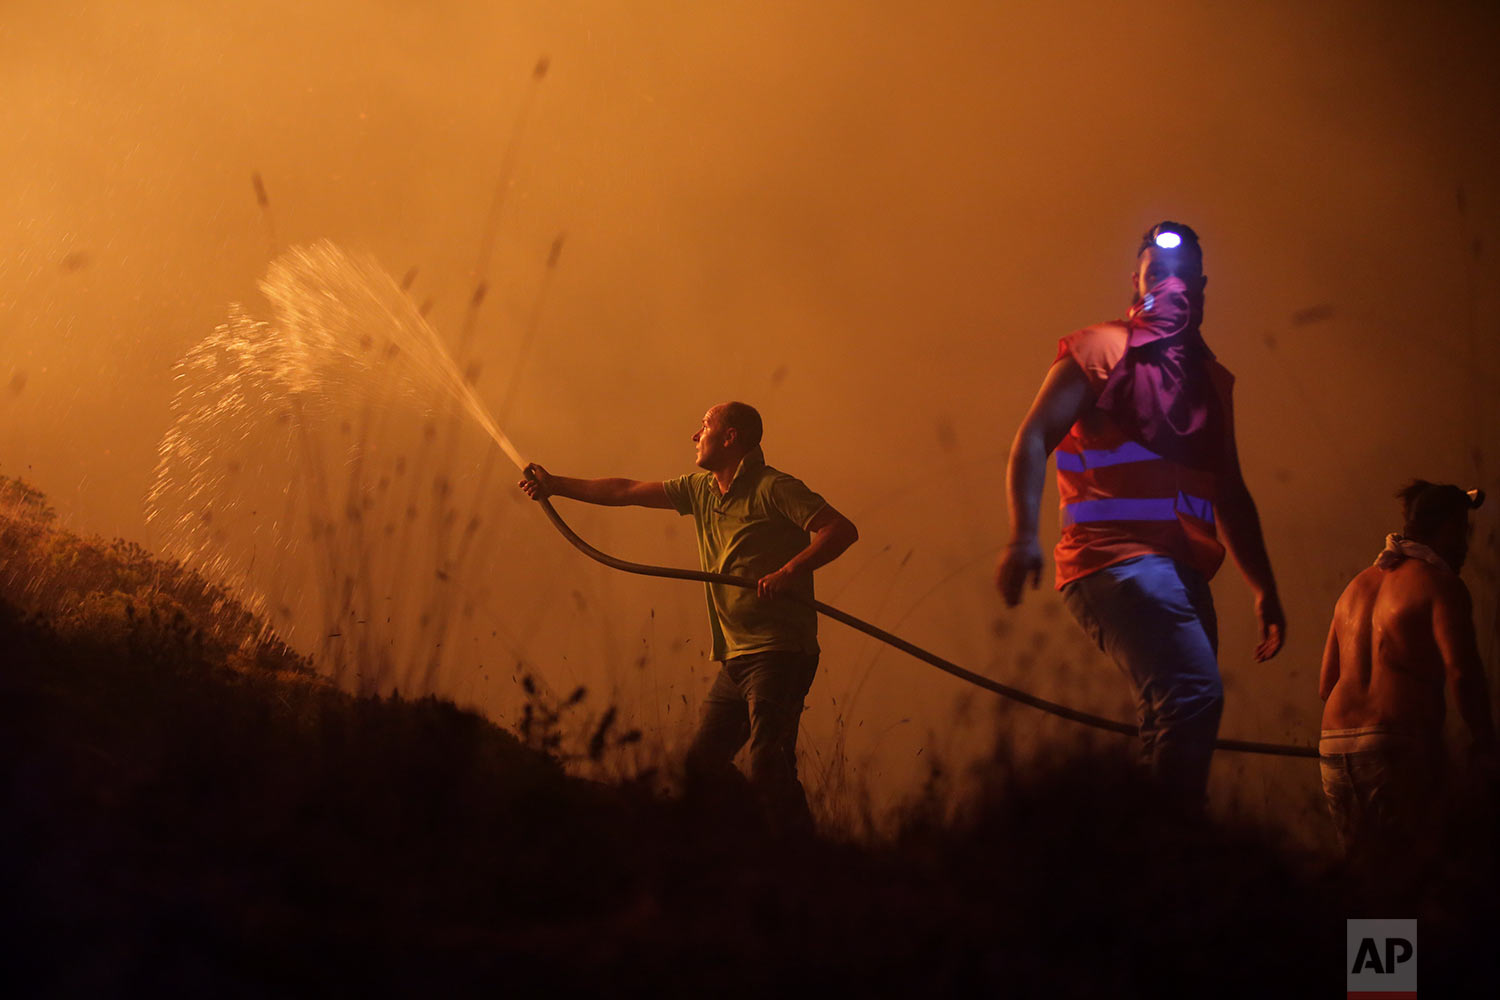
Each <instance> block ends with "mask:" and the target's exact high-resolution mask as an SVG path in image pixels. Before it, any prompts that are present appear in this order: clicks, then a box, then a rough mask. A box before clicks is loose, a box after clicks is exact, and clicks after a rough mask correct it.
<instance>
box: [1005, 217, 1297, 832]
mask: <svg viewBox="0 0 1500 1000" xmlns="http://www.w3.org/2000/svg"><path fill="white" fill-rule="evenodd" d="M1131 282H1132V285H1133V290H1134V303H1133V305H1132V306H1131V309H1130V312H1129V314H1128V316H1127V318H1126V319H1125V320H1123V321H1120V322H1115V323H1104V324H1100V325H1098V326H1092V327H1088V328H1086V329H1083V330H1080V331H1078V332H1077V333H1074V334H1071V335H1069V336H1067V337H1064V338H1063V339H1062V341H1061V343H1060V344H1059V347H1058V352H1057V358H1056V360H1055V361H1054V362H1053V365H1052V367H1051V369H1050V370H1049V371H1048V372H1047V377H1046V379H1045V380H1044V381H1043V382H1042V387H1041V390H1040V391H1039V392H1038V393H1037V397H1036V400H1035V402H1033V403H1032V405H1031V410H1030V412H1029V413H1027V415H1026V418H1025V419H1024V420H1023V421H1022V423H1021V427H1020V430H1018V431H1017V432H1016V439H1015V443H1014V445H1013V446H1012V447H1011V453H1010V467H1009V470H1008V475H1007V486H1008V491H1009V495H1010V523H1011V537H1010V544H1009V545H1008V546H1007V547H1006V549H1005V551H1004V552H1003V553H1001V557H1000V561H999V565H998V566H997V568H996V584H997V586H998V587H999V589H1000V592H1001V594H1002V595H1003V596H1004V598H1005V602H1006V604H1008V605H1010V606H1012V607H1014V606H1015V605H1017V604H1019V603H1020V601H1021V596H1022V593H1023V590H1024V587H1025V584H1026V582H1027V581H1028V580H1029V581H1030V582H1031V584H1032V586H1033V587H1035V586H1037V585H1039V583H1040V580H1041V569H1042V554H1041V548H1040V546H1039V544H1038V541H1037V531H1038V526H1037V512H1038V508H1039V506H1040V503H1041V494H1042V480H1043V478H1044V477H1045V475H1046V469H1047V456H1048V455H1049V454H1051V453H1052V451H1053V450H1054V449H1056V451H1057V481H1058V492H1059V493H1060V494H1061V500H1062V538H1061V539H1060V540H1059V542H1058V544H1057V548H1056V551H1055V560H1056V564H1057V587H1058V589H1059V590H1061V591H1062V592H1063V598H1064V600H1065V602H1066V603H1067V605H1068V609H1069V610H1070V611H1072V613H1073V616H1074V617H1075V618H1077V619H1078V622H1079V624H1081V625H1082V626H1083V627H1084V629H1085V630H1086V631H1088V633H1089V634H1090V635H1091V636H1092V637H1093V639H1094V640H1095V641H1096V642H1097V643H1098V644H1099V647H1100V648H1101V649H1103V650H1104V651H1105V652H1107V653H1109V654H1110V656H1111V657H1112V658H1113V659H1114V660H1115V662H1116V663H1117V664H1118V665H1119V667H1120V669H1121V671H1122V672H1123V673H1124V674H1125V676H1126V678H1127V680H1129V682H1130V684H1131V688H1132V690H1133V691H1134V694H1135V699H1136V715H1137V723H1138V725H1139V733H1140V739H1141V746H1142V752H1143V754H1142V755H1143V758H1144V762H1145V764H1146V766H1147V769H1148V772H1149V773H1150V775H1151V776H1152V777H1153V778H1154V779H1155V780H1156V781H1157V782H1158V783H1159V785H1160V787H1161V789H1162V791H1163V792H1164V793H1165V794H1166V795H1167V796H1168V797H1169V798H1171V799H1175V800H1177V801H1179V802H1180V803H1182V804H1183V805H1185V806H1187V807H1188V808H1189V809H1192V808H1196V807H1197V806H1199V805H1200V804H1201V803H1202V801H1203V796H1204V791H1205V788H1206V786H1207V783H1208V771H1209V764H1210V762H1211V760H1212V757H1213V751H1214V741H1215V737H1216V736H1217V733H1218V729H1219V716H1220V713H1221V710H1222V708H1223V703H1224V698H1223V687H1222V685H1221V683H1220V680H1219V669H1218V627H1217V621H1216V618H1215V615H1214V606H1213V595H1212V594H1211V592H1210V591H1209V588H1208V580H1209V578H1211V577H1212V576H1213V575H1214V573H1215V572H1216V571H1217V570H1218V568H1219V565H1220V563H1221V562H1222V561H1223V559H1224V546H1223V545H1222V544H1221V543H1220V541H1219V537H1218V532H1217V528H1218V527H1222V528H1223V534H1224V541H1225V542H1227V543H1228V546H1229V549H1230V550H1231V551H1232V552H1233V553H1234V556H1235V561H1236V562H1237V563H1238V564H1239V567H1240V571H1241V572H1242V573H1243V574H1244V576H1245V579H1246V580H1247V581H1248V582H1249V584H1250V587H1251V589H1252V590H1253V591H1254V593H1255V610H1256V617H1257V618H1258V619H1259V622H1260V635H1261V642H1260V644H1259V646H1258V647H1257V648H1256V651H1255V658H1256V659H1257V660H1267V659H1270V658H1271V657H1272V656H1275V655H1276V652H1277V650H1279V649H1280V648H1281V643H1282V638H1283V632H1284V630H1285V627H1286V622H1285V618H1284V616H1283V614H1282V610H1281V602H1280V599H1279V598H1278V596H1277V591H1276V580H1275V577H1274V576H1273V575H1272V572H1271V563H1270V559H1269V557H1268V556H1267V554H1266V547H1265V541H1264V540H1263V538H1262V536H1261V530H1260V519H1259V517H1258V515H1257V514H1256V510H1255V503H1254V501H1253V500H1252V499H1251V496H1250V490H1249V489H1248V488H1247V487H1246V485H1245V480H1244V478H1243V476H1242V475H1241V474H1240V463H1239V455H1238V450H1237V448H1236V446H1235V438H1234V420H1233V409H1232V406H1231V397H1230V390H1231V387H1232V385H1233V376H1231V375H1230V374H1229V372H1228V371H1227V370H1226V369H1225V368H1224V367H1223V366H1222V365H1220V364H1219V363H1218V361H1216V360H1215V359H1214V356H1213V353H1212V352H1211V351H1209V349H1208V347H1207V345H1206V344H1204V342H1203V337H1202V335H1201V334H1200V333H1199V325H1200V323H1201V322H1202V319H1203V291H1204V287H1205V286H1206V285H1207V283H1208V279H1207V278H1205V277H1204V275H1203V254H1202V251H1201V249H1200V248H1199V245H1198V237H1197V234H1196V233H1194V232H1193V230H1192V229H1190V228H1188V227H1187V226H1184V225H1181V224H1178V223H1173V222H1163V223H1161V224H1159V225H1156V226H1153V227H1152V228H1151V229H1150V230H1148V231H1147V233H1146V235H1145V237H1144V239H1143V240H1142V241H1141V246H1140V249H1139V250H1138V251H1137V267H1136V270H1135V273H1134V274H1133V275H1132V278H1131Z"/></svg>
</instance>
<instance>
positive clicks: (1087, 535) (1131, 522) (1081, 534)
mask: <svg viewBox="0 0 1500 1000" xmlns="http://www.w3.org/2000/svg"><path fill="white" fill-rule="evenodd" d="M1112 326H1113V325H1112V324H1111V325H1110V326H1106V327H1091V328H1090V329H1088V330H1084V331H1080V332H1079V333H1077V334H1073V335H1072V336H1070V337H1065V338H1063V341H1062V346H1061V349H1060V350H1059V357H1061V356H1062V355H1063V354H1072V356H1073V357H1074V359H1075V360H1076V361H1077V362H1078V363H1079V365H1080V367H1082V368H1083V369H1084V372H1085V373H1086V374H1087V375H1088V376H1089V382H1090V384H1091V386H1092V387H1093V388H1094V391H1095V394H1096V395H1097V393H1098V390H1099V386H1100V384H1102V378H1103V377H1107V375H1108V370H1109V368H1111V367H1113V365H1114V363H1115V362H1116V361H1118V360H1119V358H1120V356H1121V355H1122V354H1123V353H1124V343H1125V340H1124V331H1123V329H1112V328H1111V327H1112ZM1210 364H1212V365H1213V366H1214V367H1215V368H1216V369H1217V371H1215V372H1214V373H1213V374H1214V375H1215V376H1217V377H1216V378H1215V382H1216V383H1219V385H1220V395H1221V398H1222V399H1223V401H1224V404H1225V407H1226V410H1227V408H1228V406H1229V394H1228V389H1227V386H1228V384H1229V383H1230V382H1232V379H1233V376H1231V375H1229V373H1228V371H1226V370H1224V369H1223V367H1222V366H1219V365H1218V364H1217V362H1210ZM1056 456H1057V491H1058V494H1059V499H1060V501H1061V524H1062V537H1061V538H1060V539H1059V540H1058V543H1057V548H1056V550H1055V551H1054V553H1053V558H1054V561H1055V562H1056V565H1057V587H1058V589H1062V587H1064V586H1065V585H1067V584H1068V583H1070V582H1072V581H1073V580H1076V579H1078V578H1079V577H1082V576H1087V575H1088V574H1090V573H1094V572H1097V571H1098V570H1101V569H1104V568H1105V567H1106V566H1112V565H1114V564H1115V563H1118V562H1124V561H1125V560H1126V559H1134V558H1136V557H1137V556H1143V555H1151V554H1160V555H1165V556H1169V557H1171V558H1173V559H1175V560H1177V561H1178V562H1180V563H1183V564H1184V565H1187V566H1191V567H1192V568H1193V569H1195V570H1197V571H1198V573H1200V574H1201V575H1202V576H1203V578H1204V579H1205V580H1206V579H1209V578H1211V577H1212V576H1213V575H1214V574H1215V573H1216V572H1218V569H1219V566H1220V564H1222V563H1223V561H1224V546H1223V545H1222V544H1220V542H1219V539H1218V537H1217V534H1216V532H1215V529H1214V520H1215V518H1214V504H1215V502H1216V501H1217V499H1218V488H1217V482H1216V478H1217V477H1215V475H1214V474H1213V473H1212V472H1206V471H1203V470H1200V469H1192V468H1189V467H1188V466H1185V465H1181V464H1179V463H1177V462H1173V461H1170V460H1168V459H1165V458H1162V457H1161V456H1160V455H1157V454H1155V453H1154V452H1152V451H1150V450H1148V449H1147V448H1146V447H1145V446H1144V445H1142V444H1140V443H1139V442H1137V441H1134V440H1132V439H1130V438H1128V437H1126V436H1125V433H1124V432H1123V431H1121V430H1120V428H1119V426H1118V425H1117V424H1115V422H1114V421H1113V420H1111V419H1110V418H1109V416H1108V415H1107V414H1105V413H1104V412H1102V411H1100V410H1097V409H1091V410H1090V411H1089V412H1088V413H1087V414H1085V415H1084V416H1083V418H1082V419H1080V420H1079V421H1078V422H1077V423H1075V424H1074V425H1073V427H1072V428H1071V429H1070V430H1069V431H1068V435H1067V437H1065V438H1063V440H1062V443H1061V444H1059V445H1058V447H1057V452H1056Z"/></svg>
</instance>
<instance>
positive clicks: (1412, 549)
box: [1375, 532, 1453, 573]
mask: <svg viewBox="0 0 1500 1000" xmlns="http://www.w3.org/2000/svg"><path fill="white" fill-rule="evenodd" d="M1408 559H1420V560H1422V561H1423V562H1424V563H1427V564H1428V565H1430V566H1437V567H1439V568H1440V569H1445V570H1447V571H1448V572H1450V573H1451V572H1453V567H1452V566H1449V565H1448V560H1446V559H1444V558H1443V557H1442V556H1440V555H1438V554H1437V553H1436V552H1434V551H1432V549H1430V548H1428V547H1427V546H1425V545H1423V544H1422V543H1421V542H1414V541H1412V540H1411V539H1410V538H1406V537H1403V536H1401V535H1398V534H1396V533H1395V532H1392V533H1391V534H1389V535H1386V536H1385V548H1384V549H1382V550H1381V552H1380V555H1378V556H1376V557H1375V565H1376V566H1379V567H1380V568H1381V569H1395V568H1396V567H1397V566H1400V565H1401V564H1402V563H1403V562H1405V561H1406V560H1408Z"/></svg>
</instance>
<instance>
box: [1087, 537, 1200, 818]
mask: <svg viewBox="0 0 1500 1000" xmlns="http://www.w3.org/2000/svg"><path fill="white" fill-rule="evenodd" d="M1063 601H1064V603H1066V604H1067V606H1068V610H1069V611H1071V612H1072V613H1073V617H1074V618H1076V619H1078V623H1079V624H1080V625H1082V626H1083V628H1084V630H1085V631H1086V632H1088V634H1089V635H1090V637H1092V638H1093V640H1094V641H1095V642H1097V643H1098V644H1099V648H1100V649H1102V650H1104V652H1106V653H1108V654H1109V655H1110V657H1111V658H1112V659H1113V660H1114V661H1115V663H1116V664H1117V665H1118V666H1119V668H1120V671H1121V672H1122V673H1124V674H1125V677H1126V679H1127V680H1129V681H1130V686H1131V690H1132V691H1133V692H1134V693H1135V706H1136V722H1137V725H1138V726H1139V731H1140V737H1141V759H1142V761H1143V762H1144V764H1145V765H1146V769H1147V771H1148V772H1149V773H1150V775H1151V776H1152V777H1153V778H1154V779H1156V781H1157V782H1159V783H1160V785H1161V786H1162V788H1163V790H1164V791H1166V792H1168V793H1169V794H1171V795H1173V796H1174V797H1180V798H1181V799H1183V800H1184V801H1185V802H1188V803H1191V804H1197V803H1201V802H1202V801H1203V796H1204V792H1205V790H1206V789H1207V787H1208V767H1209V763H1210V762H1211V761H1212V760H1213V754H1214V740H1215V739H1217V738H1218V735H1219V716H1220V714H1221V713H1222V711H1223V707H1224V687H1223V685H1222V684H1221V683H1220V682H1219V663H1218V650H1219V622H1218V618H1217V617H1215V615H1214V599H1213V594H1212V592H1211V591H1210V590H1209V589H1208V582H1207V581H1205V580H1204V579H1203V577H1201V576H1199V575H1198V574H1197V573H1196V572H1194V571H1193V570H1192V569H1189V568H1188V567H1186V566H1183V565H1181V564H1179V563H1178V562H1176V561H1175V560H1173V559H1169V558H1167V557H1166V556H1157V555H1150V556H1141V557H1139V558H1136V559H1130V560H1127V561H1125V562H1122V563H1116V564H1115V565H1113V566H1109V567H1106V568H1105V569H1102V570H1099V571H1097V572H1095V573H1090V574H1089V575H1088V576H1085V577H1083V578H1081V579H1078V580H1074V581H1073V582H1072V583H1070V584H1068V585H1067V586H1066V587H1064V588H1063Z"/></svg>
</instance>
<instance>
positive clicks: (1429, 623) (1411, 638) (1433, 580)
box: [1321, 559, 1451, 740]
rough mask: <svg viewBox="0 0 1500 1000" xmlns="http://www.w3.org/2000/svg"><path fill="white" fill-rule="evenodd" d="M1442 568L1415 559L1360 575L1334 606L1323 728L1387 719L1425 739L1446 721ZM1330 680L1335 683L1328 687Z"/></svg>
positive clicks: (1326, 664)
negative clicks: (1437, 615)
mask: <svg viewBox="0 0 1500 1000" xmlns="http://www.w3.org/2000/svg"><path fill="white" fill-rule="evenodd" d="M1444 572H1445V571H1444V570H1442V569H1439V568H1436V567H1433V566H1429V565H1427V564H1426V563H1423V562H1421V561H1420V560H1417V559H1408V560H1406V561H1405V562H1403V563H1401V564H1400V565H1399V566H1396V567H1395V568H1393V569H1389V570H1386V569H1380V568H1378V567H1374V566H1372V567H1370V568H1369V569H1367V570H1365V571H1364V572H1363V573H1360V574H1359V575H1358V576H1356V577H1355V578H1354V579H1353V581H1351V582H1350V584H1349V586H1348V587H1346V588H1345V589H1344V593H1343V594H1342V596H1340V597H1339V600H1338V604H1337V605H1336V606H1335V607H1334V612H1333V624H1332V626H1331V628H1330V629H1329V636H1328V648H1327V651H1326V652H1325V653H1324V664H1323V678H1322V683H1321V687H1322V692H1321V693H1322V694H1323V696H1324V698H1325V699H1326V704H1325V705H1324V708H1323V728H1324V730H1329V729H1357V728H1362V727H1365V726H1374V725H1385V726H1389V727H1391V728H1393V729H1398V730H1402V731H1404V732H1406V733H1407V734H1409V735H1411V736H1415V737H1418V738H1419V739H1422V740H1440V739H1441V737H1442V729H1443V683H1444V678H1445V672H1444V665H1443V655H1442V652H1441V651H1440V650H1439V648H1438V643H1437V640H1436V639H1435V638H1434V634H1433V633H1434V621H1433V617H1434V602H1435V601H1437V600H1441V591H1442V589H1443V586H1444V584H1445V583H1447V584H1448V585H1449V586H1451V582H1450V581H1444V580H1442V579H1440V578H1439V576H1438V574H1441V573H1444ZM1330 684H1331V690H1330Z"/></svg>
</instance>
